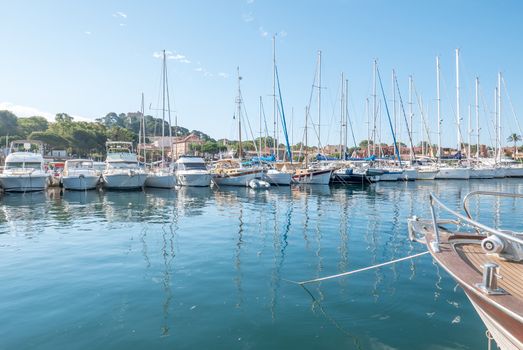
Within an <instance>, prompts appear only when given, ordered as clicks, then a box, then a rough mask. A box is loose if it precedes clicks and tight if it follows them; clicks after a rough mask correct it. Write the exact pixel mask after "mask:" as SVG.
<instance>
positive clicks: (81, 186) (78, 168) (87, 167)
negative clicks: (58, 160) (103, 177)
mask: <svg viewBox="0 0 523 350" xmlns="http://www.w3.org/2000/svg"><path fill="white" fill-rule="evenodd" d="M99 182H100V174H99V172H98V171H97V170H96V169H95V168H94V162H93V161H92V160H90V159H71V160H67V161H66V162H65V165H64V170H63V171H62V174H61V176H60V183H61V184H62V186H63V188H64V189H66V190H77V191H83V190H92V189H95V188H96V186H98V183H99Z"/></svg>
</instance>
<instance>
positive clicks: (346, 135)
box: [343, 79, 356, 160]
mask: <svg viewBox="0 0 523 350" xmlns="http://www.w3.org/2000/svg"><path fill="white" fill-rule="evenodd" d="M349 123H351V126H350V129H351V132H352V122H351V121H350V119H349V79H345V138H344V139H343V160H345V159H346V152H347V143H348V139H349ZM353 136H354V132H353ZM354 146H356V145H354Z"/></svg>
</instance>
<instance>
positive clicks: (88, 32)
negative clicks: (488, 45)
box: [84, 30, 92, 35]
mask: <svg viewBox="0 0 523 350" xmlns="http://www.w3.org/2000/svg"><path fill="white" fill-rule="evenodd" d="M84 34H85V35H91V34H92V33H91V32H90V31H88V30H86V31H85V32H84Z"/></svg>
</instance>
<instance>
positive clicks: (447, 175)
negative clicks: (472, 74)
mask: <svg viewBox="0 0 523 350" xmlns="http://www.w3.org/2000/svg"><path fill="white" fill-rule="evenodd" d="M437 70H438V74H437V78H438V82H437V85H438V96H439V60H438V63H437ZM459 91H460V90H459V49H456V123H457V129H458V130H457V138H458V140H457V141H458V142H457V151H458V154H461V151H460V150H461V130H460V121H461V115H460V104H459V102H460V100H459ZM438 102H439V98H438ZM438 111H439V108H438ZM438 117H439V115H438ZM438 119H439V120H441V119H440V118H438ZM440 158H441V157H440ZM458 162H459V160H458ZM469 178H470V168H469V167H464V166H460V165H459V164H458V165H457V166H440V167H439V172H438V174H437V175H436V179H454V180H468V179H469Z"/></svg>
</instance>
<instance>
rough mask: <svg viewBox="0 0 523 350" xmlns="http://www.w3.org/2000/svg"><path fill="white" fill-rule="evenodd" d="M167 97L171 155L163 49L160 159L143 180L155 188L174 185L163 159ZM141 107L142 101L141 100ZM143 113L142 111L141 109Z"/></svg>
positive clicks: (171, 169)
mask: <svg viewBox="0 0 523 350" xmlns="http://www.w3.org/2000/svg"><path fill="white" fill-rule="evenodd" d="M166 99H167V111H168V112H169V123H168V126H169V147H170V149H171V157H173V158H174V157H175V156H176V155H174V154H173V152H172V144H173V142H172V129H171V123H170V121H171V117H170V115H171V108H170V103H169V85H168V82H167V61H166V54H165V50H163V60H162V138H161V140H162V141H161V142H160V146H161V148H162V152H161V153H162V159H161V161H160V163H159V164H158V165H156V166H154V167H152V168H151V169H150V171H149V174H148V176H147V179H146V180H145V186H146V187H156V188H174V187H175V186H176V176H175V174H174V169H173V168H172V167H171V166H170V164H168V163H167V162H166V159H165V145H164V142H163V140H164V138H165V111H166V109H165V107H166V106H165V100H166ZM142 108H143V101H142ZM142 115H143V111H142Z"/></svg>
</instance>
